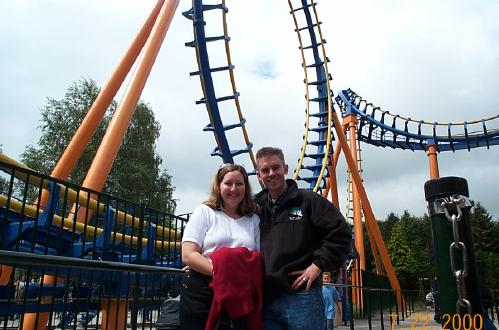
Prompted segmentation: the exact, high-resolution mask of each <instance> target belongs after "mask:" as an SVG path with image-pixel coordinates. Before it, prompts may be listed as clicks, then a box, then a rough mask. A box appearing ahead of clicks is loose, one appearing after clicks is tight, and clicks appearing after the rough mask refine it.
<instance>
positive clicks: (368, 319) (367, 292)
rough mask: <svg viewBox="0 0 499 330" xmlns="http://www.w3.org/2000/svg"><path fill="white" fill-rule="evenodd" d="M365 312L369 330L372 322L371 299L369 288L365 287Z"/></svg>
mask: <svg viewBox="0 0 499 330" xmlns="http://www.w3.org/2000/svg"><path fill="white" fill-rule="evenodd" d="M366 290H367V291H366V305H367V306H366V307H367V308H366V312H367V323H368V324H369V330H371V329H372V324H371V299H370V297H369V296H370V289H369V288H366Z"/></svg>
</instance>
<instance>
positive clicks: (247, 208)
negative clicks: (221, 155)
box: [203, 164, 255, 215]
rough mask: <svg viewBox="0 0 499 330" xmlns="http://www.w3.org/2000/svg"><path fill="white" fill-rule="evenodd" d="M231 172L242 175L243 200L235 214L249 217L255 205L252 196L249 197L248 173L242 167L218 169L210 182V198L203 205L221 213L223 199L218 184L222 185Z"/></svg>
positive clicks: (223, 166)
mask: <svg viewBox="0 0 499 330" xmlns="http://www.w3.org/2000/svg"><path fill="white" fill-rule="evenodd" d="M233 171H239V172H241V174H242V175H243V180H244V187H245V192H244V198H243V200H242V201H241V203H239V206H238V207H237V213H238V214H239V215H251V214H253V213H254V212H255V203H254V202H253V196H251V186H250V183H249V180H248V173H247V172H246V170H245V169H244V167H243V166H241V165H238V164H224V165H222V166H221V167H220V168H219V169H218V171H217V173H216V174H215V176H214V177H213V180H212V181H211V192H210V197H208V199H207V200H206V201H204V202H203V204H205V205H207V206H209V207H211V208H212V209H214V210H218V211H221V210H222V209H223V199H222V194H221V193H220V183H222V180H223V179H224V176H225V175H226V174H227V173H230V172H233Z"/></svg>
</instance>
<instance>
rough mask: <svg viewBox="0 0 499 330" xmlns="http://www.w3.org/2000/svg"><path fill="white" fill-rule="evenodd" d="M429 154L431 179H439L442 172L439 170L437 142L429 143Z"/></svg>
mask: <svg viewBox="0 0 499 330" xmlns="http://www.w3.org/2000/svg"><path fill="white" fill-rule="evenodd" d="M427 154H428V160H429V162H430V179H438V178H439V177H440V173H439V172H438V159H437V154H438V151H437V146H436V145H435V144H429V145H428V150H427Z"/></svg>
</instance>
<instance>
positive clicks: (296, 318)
mask: <svg viewBox="0 0 499 330" xmlns="http://www.w3.org/2000/svg"><path fill="white" fill-rule="evenodd" d="M325 322H326V319H325V315H324V301H323V300H322V289H321V287H317V288H311V289H310V290H309V291H302V290H301V291H297V292H296V293H285V294H282V295H280V296H278V297H276V298H273V299H268V300H264V301H263V327H264V329H265V330H284V329H286V330H322V329H324V325H325Z"/></svg>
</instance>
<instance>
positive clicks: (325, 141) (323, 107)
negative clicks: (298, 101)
mask: <svg viewBox="0 0 499 330" xmlns="http://www.w3.org/2000/svg"><path fill="white" fill-rule="evenodd" d="M288 5H289V8H290V14H291V15H292V16H293V22H294V27H295V29H294V30H295V32H296V34H297V37H298V43H299V49H300V53H301V58H302V68H303V74H304V77H305V78H304V80H303V82H304V83H305V100H306V110H305V113H306V116H305V117H306V118H305V131H304V133H303V144H302V147H301V150H300V157H299V160H298V164H297V166H296V168H295V171H294V174H293V178H294V179H296V180H301V181H305V182H307V183H308V184H309V185H310V188H311V189H313V190H314V191H318V190H319V189H321V188H324V187H325V184H326V178H327V177H328V176H329V173H328V171H327V166H328V165H329V160H330V159H331V157H330V156H331V153H332V150H333V147H332V143H331V142H332V141H333V139H334V134H333V126H332V120H331V116H332V115H331V113H332V111H334V109H333V101H334V99H333V93H332V91H331V80H332V77H331V74H330V73H329V69H328V62H329V59H328V57H327V56H326V49H325V44H326V40H325V39H324V38H323V36H322V31H321V25H322V22H321V21H319V18H318V15H317V8H316V6H317V3H316V2H314V1H308V0H300V1H291V0H288Z"/></svg>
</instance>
